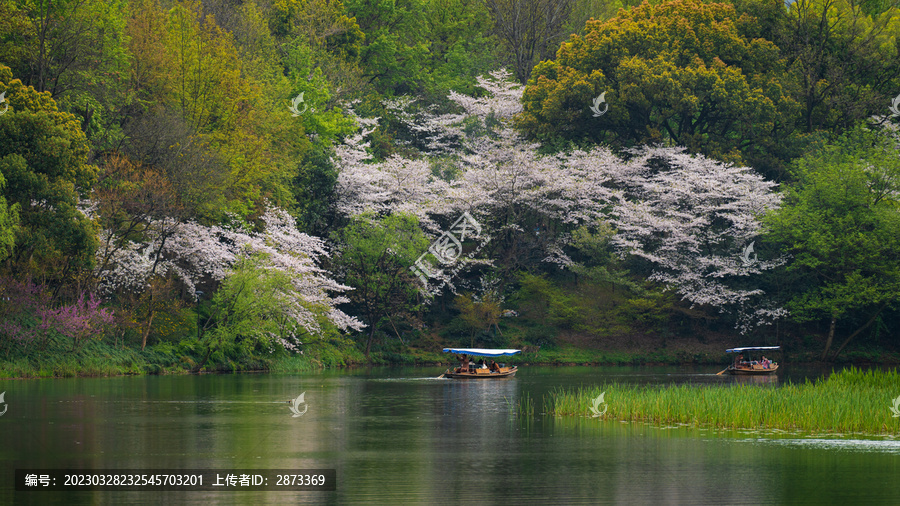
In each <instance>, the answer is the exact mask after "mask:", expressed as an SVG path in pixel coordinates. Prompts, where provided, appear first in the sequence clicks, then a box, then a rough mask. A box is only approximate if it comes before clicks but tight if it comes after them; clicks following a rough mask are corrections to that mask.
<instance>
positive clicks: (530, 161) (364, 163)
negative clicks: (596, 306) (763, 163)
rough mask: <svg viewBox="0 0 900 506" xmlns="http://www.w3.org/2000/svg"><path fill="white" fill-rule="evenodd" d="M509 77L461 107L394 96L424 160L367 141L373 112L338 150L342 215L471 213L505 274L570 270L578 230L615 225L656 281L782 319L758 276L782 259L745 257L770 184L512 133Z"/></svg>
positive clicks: (701, 162)
mask: <svg viewBox="0 0 900 506" xmlns="http://www.w3.org/2000/svg"><path fill="white" fill-rule="evenodd" d="M509 77H510V76H509V74H508V73H504V72H497V73H494V74H492V75H491V77H490V78H484V77H482V78H479V80H478V83H479V86H480V87H481V88H482V89H484V90H485V91H486V94H485V95H484V96H482V97H469V96H466V95H461V94H458V93H455V92H451V94H450V96H449V97H448V98H449V100H450V101H452V102H453V103H455V104H456V105H457V106H458V108H459V111H461V112H458V113H454V114H443V115H436V114H433V113H432V112H431V110H429V109H420V110H418V111H413V107H412V104H413V102H412V101H411V100H409V99H397V100H393V101H390V102H388V103H386V106H387V109H388V110H390V111H393V113H394V114H395V115H396V117H397V119H399V120H400V121H401V122H403V123H405V124H406V126H407V128H408V130H409V132H410V138H413V139H417V142H416V144H417V145H418V146H420V147H421V155H420V156H419V157H418V158H416V159H409V158H402V157H400V156H392V157H390V158H388V159H387V160H383V161H376V160H373V159H372V158H371V157H370V156H369V155H368V153H367V151H366V148H367V147H368V145H367V144H366V143H365V142H364V138H365V136H366V135H367V134H368V133H370V132H372V131H373V130H374V128H375V121H376V120H372V119H367V120H364V121H365V123H364V126H363V128H362V129H361V131H360V132H359V133H358V134H357V135H355V136H352V137H349V138H348V139H347V140H346V142H345V144H344V145H343V146H342V147H341V148H340V149H338V151H337V155H338V156H337V160H336V161H335V163H336V166H337V167H338V168H339V171H340V173H339V177H338V185H337V186H338V188H337V192H338V195H339V196H340V197H339V200H338V211H339V212H341V213H343V214H345V215H347V216H350V217H352V216H357V215H359V214H362V213H364V212H375V213H384V214H390V213H394V212H410V213H412V214H415V215H416V216H417V217H418V218H419V221H420V223H422V225H423V227H424V228H425V229H426V230H427V231H428V232H429V233H430V234H433V235H437V234H439V233H440V231H441V227H440V224H444V225H446V224H447V223H449V222H450V221H451V220H452V219H454V218H455V216H456V215H458V214H460V213H461V212H463V211H468V212H469V213H470V214H472V215H473V216H475V217H476V218H477V219H478V221H479V222H480V223H482V225H483V227H484V229H485V230H487V231H488V233H489V234H490V235H491V236H492V239H493V240H492V242H491V244H492V246H493V250H492V251H493V254H494V258H493V259H492V260H494V264H495V265H498V264H499V265H500V266H503V268H505V269H507V270H508V271H509V272H513V271H515V270H520V269H522V268H526V267H533V265H534V264H535V261H544V262H553V263H557V264H559V265H560V266H563V267H565V266H568V265H570V264H571V259H570V258H569V257H568V255H567V253H566V251H567V249H568V243H569V242H570V232H572V231H574V230H575V229H576V228H577V227H579V226H583V225H586V224H592V223H596V222H598V221H601V222H602V221H608V222H610V223H611V224H612V225H613V226H614V227H615V228H616V229H617V232H616V234H615V245H616V246H617V247H618V249H619V251H620V252H621V253H622V254H623V255H635V256H637V257H639V258H642V259H644V260H646V261H648V262H649V264H650V265H651V266H652V274H651V275H650V279H651V280H653V281H657V282H659V283H662V284H663V285H664V286H666V287H669V288H671V289H674V290H676V291H677V292H678V293H679V294H681V295H682V296H683V297H684V299H685V300H687V301H689V302H691V303H692V304H700V305H709V306H713V307H718V308H724V307H727V306H746V307H750V306H753V310H752V311H749V312H746V311H745V312H743V313H741V314H742V315H744V318H743V319H742V320H741V322H742V323H741V324H740V325H742V329H745V328H748V325H750V324H751V323H752V324H759V323H764V322H766V321H770V320H771V318H775V317H778V316H781V315H783V314H784V311H783V310H781V309H779V308H777V307H767V306H766V305H765V304H761V303H760V301H759V299H760V297H761V296H762V292H761V290H759V289H758V288H755V287H754V286H753V284H754V283H753V281H752V278H750V277H749V276H750V275H752V274H758V273H760V272H762V271H764V270H767V269H771V268H774V267H775V266H777V265H780V264H781V263H783V262H784V258H781V257H779V258H773V259H768V260H766V259H763V260H758V259H757V260H755V261H752V262H751V261H749V258H744V257H743V256H742V253H743V252H744V248H747V247H748V246H750V245H751V244H752V243H753V240H754V238H755V237H756V236H757V235H759V233H760V231H761V227H760V222H759V218H760V216H761V215H762V214H763V213H765V212H766V211H768V210H770V209H773V208H775V207H777V205H778V202H779V197H778V196H777V194H775V193H774V186H775V185H774V184H773V183H769V182H766V181H765V180H764V179H763V178H762V177H761V176H760V175H758V174H756V173H755V172H754V171H753V170H752V169H750V168H747V167H737V166H732V165H728V164H723V163H720V162H716V161H714V160H712V159H708V158H705V157H702V156H696V157H692V156H690V155H688V154H686V153H685V152H684V150H683V149H680V148H662V147H655V148H650V147H646V148H643V149H638V150H636V151H634V152H632V153H631V154H630V156H628V157H627V159H626V160H623V159H622V158H620V157H619V156H616V155H615V154H614V153H612V151H610V150H609V149H608V148H605V147H599V146H598V147H593V148H591V149H586V150H578V149H575V150H571V151H568V152H561V153H556V154H542V153H541V152H540V150H539V146H538V145H537V144H534V143H531V142H528V141H527V140H526V139H524V138H523V137H522V136H521V135H519V134H518V133H517V132H516V131H515V129H514V125H513V120H514V117H515V115H516V114H517V113H519V112H521V110H522V106H521V96H522V89H521V87H520V86H518V85H517V84H515V83H512V82H510V79H509ZM446 166H449V167H450V168H451V169H452V170H447V171H444V170H441V167H446ZM448 174H449V175H448ZM754 258H755V257H754ZM741 285H745V286H743V287H741ZM453 288H454V287H453V286H452V285H451V289H453ZM748 315H749V316H748Z"/></svg>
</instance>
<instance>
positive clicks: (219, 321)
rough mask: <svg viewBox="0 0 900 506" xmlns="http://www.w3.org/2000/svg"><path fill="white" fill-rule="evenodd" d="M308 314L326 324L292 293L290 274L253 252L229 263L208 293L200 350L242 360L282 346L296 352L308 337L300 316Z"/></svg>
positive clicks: (317, 310) (315, 309)
mask: <svg viewBox="0 0 900 506" xmlns="http://www.w3.org/2000/svg"><path fill="white" fill-rule="evenodd" d="M303 310H310V311H312V312H313V313H314V314H316V315H318V316H320V317H321V321H320V322H319V324H326V323H325V317H324V313H325V311H326V309H325V308H324V306H323V307H316V306H315V305H314V304H312V303H310V302H307V301H306V300H305V299H304V298H303V297H302V295H301V294H299V293H298V292H297V291H296V288H295V287H294V283H293V282H292V280H291V276H290V274H288V273H287V272H286V271H282V270H278V269H272V268H270V266H269V265H268V264H267V259H266V257H265V255H262V254H254V255H251V256H246V257H243V258H241V259H239V260H238V261H237V262H235V264H234V266H232V268H231V269H230V271H229V274H228V276H227V277H226V278H225V280H224V281H223V282H222V286H221V287H220V288H219V289H218V290H217V291H216V293H215V295H213V300H212V309H211V317H210V319H209V321H208V322H207V326H208V327H210V330H208V331H207V332H205V333H204V335H203V337H202V339H201V341H200V346H201V347H202V348H203V353H204V358H203V360H202V362H201V363H200V364H199V365H198V366H197V368H196V369H197V370H200V369H201V368H202V367H203V366H204V365H205V364H206V362H207V361H208V360H209V359H210V358H211V357H213V358H224V357H226V356H231V357H248V356H251V355H252V354H253V353H254V352H257V353H258V352H261V351H262V352H270V351H272V350H274V349H278V348H282V349H286V350H289V351H297V350H298V349H299V346H300V345H301V344H302V343H301V341H300V338H301V337H303V336H304V335H308V334H307V332H306V330H305V329H304V328H303V326H302V325H301V322H300V320H301V319H302V316H301V315H300V313H301V312H303Z"/></svg>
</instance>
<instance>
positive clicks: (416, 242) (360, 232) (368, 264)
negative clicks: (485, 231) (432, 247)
mask: <svg viewBox="0 0 900 506" xmlns="http://www.w3.org/2000/svg"><path fill="white" fill-rule="evenodd" d="M335 238H336V239H337V240H338V242H339V243H340V245H341V254H340V256H339V257H338V258H337V259H336V260H335V268H336V269H337V271H338V272H339V273H341V274H343V281H344V283H346V284H347V285H349V286H351V287H352V288H353V291H351V292H350V293H349V294H348V297H349V298H350V300H351V301H352V302H353V304H354V305H356V306H357V307H358V308H359V311H360V313H361V314H362V315H363V317H364V318H365V323H366V324H367V325H368V326H369V336H368V339H367V341H366V357H368V356H369V351H371V349H372V342H373V341H374V339H375V332H376V331H377V330H378V329H379V328H380V327H381V326H382V324H383V323H389V324H390V325H391V327H392V328H393V329H394V331H395V332H397V329H396V326H395V324H394V319H393V318H392V316H394V317H401V318H402V317H403V316H404V315H405V314H408V313H409V312H411V311H413V310H415V307H416V304H415V300H416V297H417V293H418V285H417V284H416V280H415V277H414V276H413V274H412V272H410V270H409V268H410V266H412V264H413V263H414V262H415V261H416V258H418V257H419V255H421V254H422V253H423V252H424V251H425V249H426V248H427V247H428V240H427V239H426V238H425V235H424V234H423V233H422V231H421V230H420V229H419V222H418V219H416V217H415V216H413V215H406V214H394V215H391V216H387V217H384V218H376V217H374V216H372V215H366V214H364V215H359V216H357V217H355V218H353V221H352V222H351V223H350V224H349V225H348V226H347V227H346V228H344V229H343V230H341V231H340V232H339V233H337V234H335ZM398 336H399V333H398Z"/></svg>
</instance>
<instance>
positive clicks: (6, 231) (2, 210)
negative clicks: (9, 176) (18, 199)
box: [0, 172, 19, 261]
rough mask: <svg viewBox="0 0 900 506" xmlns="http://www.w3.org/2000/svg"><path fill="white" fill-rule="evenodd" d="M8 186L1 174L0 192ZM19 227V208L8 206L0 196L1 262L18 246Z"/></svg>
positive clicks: (15, 205)
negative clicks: (17, 232) (17, 234)
mask: <svg viewBox="0 0 900 506" xmlns="http://www.w3.org/2000/svg"><path fill="white" fill-rule="evenodd" d="M4 186H6V180H5V179H3V173H2V172H0V191H2V190H3V187H4ZM18 227H19V206H18V205H17V204H13V205H11V206H10V205H8V204H7V203H6V199H5V198H3V197H2V196H0V261H3V260H5V259H6V257H8V256H9V255H11V254H12V252H13V247H14V246H15V244H16V229H17V228H18Z"/></svg>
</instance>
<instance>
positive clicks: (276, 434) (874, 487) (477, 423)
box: [0, 367, 900, 504]
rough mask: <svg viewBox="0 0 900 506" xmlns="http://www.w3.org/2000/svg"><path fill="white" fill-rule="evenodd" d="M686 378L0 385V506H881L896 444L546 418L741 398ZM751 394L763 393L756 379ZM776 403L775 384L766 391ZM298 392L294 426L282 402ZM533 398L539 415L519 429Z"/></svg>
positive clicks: (897, 463)
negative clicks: (25, 477)
mask: <svg viewBox="0 0 900 506" xmlns="http://www.w3.org/2000/svg"><path fill="white" fill-rule="evenodd" d="M708 369H710V368H706V369H705V370H704V369H702V368H700V369H690V368H677V367H676V368H630V367H629V368H600V367H566V368H553V367H529V368H523V369H522V370H521V371H520V372H519V373H518V374H517V375H516V377H515V378H509V379H492V380H445V379H435V376H437V375H439V374H440V373H441V372H443V368H418V369H417V368H393V369H388V368H384V369H370V370H354V371H349V372H333V371H329V372H325V373H320V374H306V375H227V376H211V375H210V376H172V377H140V378H110V379H67V380H38V381H16V382H8V381H7V382H0V391H4V390H5V391H7V394H6V402H7V403H8V404H9V405H10V409H9V412H8V413H7V414H6V415H5V416H4V417H2V418H0V427H2V432H0V434H2V436H3V444H2V445H0V458H2V459H3V461H4V464H5V468H7V469H9V470H10V471H9V472H8V473H7V474H8V475H7V476H6V478H4V481H0V503H4V504H5V503H11V502H13V501H14V502H16V503H19V502H25V503H29V502H35V503H41V504H53V503H60V504H94V503H114V504H132V503H136V504H137V503H146V504H158V503H159V502H161V501H164V502H174V503H182V502H198V503H201V502H202V503H206V504H209V503H227V504H231V503H238V504H243V503H247V504H258V503H285V502H291V503H311V504H371V503H376V504H381V503H402V504H407V503H420V504H432V503H465V504H490V503H498V502H524V503H533V502H538V501H544V502H548V501H549V502H552V503H554V504H566V503H573V504H574V503H579V504H644V503H646V504H649V503H663V504H683V503H690V504H703V503H708V504H740V503H754V504H759V503H762V504H767V503H768V504H778V503H790V504H808V503H812V502H818V503H823V502H824V503H831V502H834V501H835V500H837V499H836V498H845V500H846V501H847V502H852V503H860V502H868V503H878V504H889V503H891V502H892V501H893V500H894V498H896V497H900V481H898V480H895V479H894V478H895V477H896V476H897V475H898V471H900V442H898V441H893V440H862V439H860V438H858V437H850V438H847V439H838V438H835V439H822V438H818V439H805V438H803V437H802V435H797V434H775V433H770V434H762V433H760V432H757V431H718V430H710V429H702V428H693V427H681V426H672V427H654V426H652V425H643V424H624V423H620V422H618V421H614V420H612V421H610V420H598V419H591V418H571V417H570V418H553V417H548V416H541V415H540V413H539V411H540V406H541V404H542V397H543V396H544V395H545V394H546V393H547V392H549V391H551V390H553V389H556V388H560V387H563V388H570V387H575V388H577V387H579V386H591V385H595V384H601V383H609V382H619V383H644V384H666V383H691V384H697V385H715V384H743V383H739V382H736V381H737V380H736V379H735V378H723V377H721V376H715V372H716V371H712V372H710V371H709V370H708ZM751 379H756V378H753V377H751ZM765 384H772V385H778V384H779V383H777V382H773V383H765ZM301 392H305V402H306V404H307V405H308V410H307V411H306V412H305V413H304V414H303V416H301V417H296V418H295V417H292V413H291V411H290V409H289V405H288V404H287V403H286V402H285V401H286V400H288V399H293V398H296V397H297V396H298V395H299V394H300V393H301ZM524 396H529V397H530V398H532V399H533V400H534V402H535V404H536V406H537V410H538V413H537V414H536V416H534V417H527V418H516V417H515V416H514V408H515V404H516V402H518V400H519V399H522V398H523V397H524ZM39 467H50V468H71V469H78V468H82V469H103V468H116V469H128V468H154V467H155V468H172V469H199V468H212V469H234V468H241V467H244V468H257V469H262V468H280V469H287V468H293V469H315V468H334V469H336V470H337V475H338V490H337V491H336V492H328V493H323V492H316V493H310V492H305V493H300V492H265V493H257V492H254V493H235V492H231V493H224V492H222V493H219V492H215V493H209V492H185V493H177V492H167V493H165V494H163V495H160V494H151V493H135V492H129V493H120V492H102V491H101V492H92V493H78V494H50V493H42V494H39V493H21V492H19V493H17V492H14V491H13V490H12V483H11V481H10V480H11V479H12V478H11V477H12V471H11V470H12V469H15V468H39Z"/></svg>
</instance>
